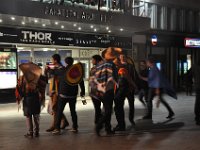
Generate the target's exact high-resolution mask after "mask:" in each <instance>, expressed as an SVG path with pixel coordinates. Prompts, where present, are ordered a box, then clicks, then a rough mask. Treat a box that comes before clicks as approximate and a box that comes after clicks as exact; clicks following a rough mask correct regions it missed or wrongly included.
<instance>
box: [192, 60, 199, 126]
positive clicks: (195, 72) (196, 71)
mask: <svg viewBox="0 0 200 150" xmlns="http://www.w3.org/2000/svg"><path fill="white" fill-rule="evenodd" d="M190 75H191V76H193V78H194V87H195V92H196V99H195V105H194V113H195V121H196V125H200V60H199V61H198V62H197V64H195V65H193V66H192V68H191V72H190Z"/></svg>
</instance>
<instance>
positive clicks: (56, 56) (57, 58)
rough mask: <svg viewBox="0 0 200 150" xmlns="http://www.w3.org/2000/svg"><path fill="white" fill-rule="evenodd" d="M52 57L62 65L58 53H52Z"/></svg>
mask: <svg viewBox="0 0 200 150" xmlns="http://www.w3.org/2000/svg"><path fill="white" fill-rule="evenodd" d="M52 58H53V59H54V60H56V61H57V63H59V64H60V65H62V63H61V57H60V55H59V54H54V55H52Z"/></svg>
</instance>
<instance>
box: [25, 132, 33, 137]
mask: <svg viewBox="0 0 200 150" xmlns="http://www.w3.org/2000/svg"><path fill="white" fill-rule="evenodd" d="M24 137H26V138H33V133H26V134H25V135H24Z"/></svg>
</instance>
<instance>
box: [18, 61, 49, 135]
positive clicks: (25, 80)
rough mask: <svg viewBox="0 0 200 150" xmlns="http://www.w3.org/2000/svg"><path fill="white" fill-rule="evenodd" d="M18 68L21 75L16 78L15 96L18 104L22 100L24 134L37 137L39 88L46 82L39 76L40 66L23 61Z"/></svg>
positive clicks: (39, 106) (40, 99)
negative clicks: (24, 124) (26, 130)
mask: <svg viewBox="0 0 200 150" xmlns="http://www.w3.org/2000/svg"><path fill="white" fill-rule="evenodd" d="M19 68H20V69H21V70H22V72H23V75H22V76H20V77H19V79H18V83H17V86H16V90H15V96H16V100H17V104H18V105H19V104H20V102H21V101H22V103H23V112H24V116H26V124H27V128H28V132H27V134H25V135H24V136H25V137H27V138H33V136H35V137H39V130H40V128H39V118H40V109H41V102H42V95H43V94H44V93H43V92H42V91H41V88H43V87H45V86H46V83H45V82H43V80H42V79H41V78H40V76H41V68H40V67H39V66H37V65H36V64H34V63H32V62H30V63H24V64H20V65H19ZM33 121H34V123H33Z"/></svg>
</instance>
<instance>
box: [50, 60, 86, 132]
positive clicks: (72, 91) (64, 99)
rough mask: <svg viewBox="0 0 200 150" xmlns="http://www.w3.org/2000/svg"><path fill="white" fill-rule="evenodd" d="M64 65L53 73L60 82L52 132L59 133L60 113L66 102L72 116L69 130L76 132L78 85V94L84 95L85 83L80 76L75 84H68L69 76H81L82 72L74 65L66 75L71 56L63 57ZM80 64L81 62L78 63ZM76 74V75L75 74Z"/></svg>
mask: <svg viewBox="0 0 200 150" xmlns="http://www.w3.org/2000/svg"><path fill="white" fill-rule="evenodd" d="M65 63H66V67H65V69H64V70H60V71H59V72H55V75H59V76H61V79H60V84H59V93H58V108H57V109H58V110H57V114H56V124H55V129H54V130H53V131H52V133H53V134H60V129H61V128H60V124H61V120H62V114H63V111H64V108H65V105H66V103H69V108H70V112H71V117H72V122H73V125H72V129H71V130H70V131H72V132H75V133H77V132H78V118H77V113H76V100H77V95H78V85H79V86H80V89H81V92H80V96H81V97H84V96H85V85H84V81H83V79H82V78H81V77H80V78H81V80H80V83H77V84H74V85H72V84H70V83H69V81H70V79H69V78H71V77H74V76H75V78H79V75H80V76H83V73H82V74H81V73H80V72H78V71H79V70H76V69H77V68H78V67H75V68H74V69H72V70H71V71H72V72H71V73H69V76H68V75H66V74H67V72H68V71H69V70H70V68H71V67H73V66H72V65H73V63H74V59H73V58H72V57H67V58H65ZM79 65H82V64H79ZM77 75H78V76H77ZM66 78H68V79H67V80H68V82H66Z"/></svg>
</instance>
